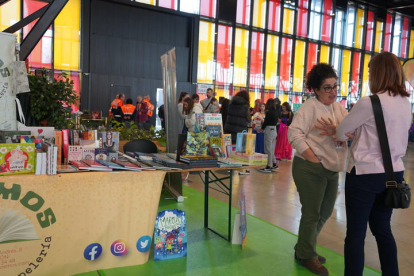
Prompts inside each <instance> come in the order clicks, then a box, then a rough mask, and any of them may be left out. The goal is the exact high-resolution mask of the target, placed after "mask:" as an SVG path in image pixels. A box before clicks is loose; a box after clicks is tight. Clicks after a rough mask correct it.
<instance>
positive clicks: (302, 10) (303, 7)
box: [296, 0, 309, 37]
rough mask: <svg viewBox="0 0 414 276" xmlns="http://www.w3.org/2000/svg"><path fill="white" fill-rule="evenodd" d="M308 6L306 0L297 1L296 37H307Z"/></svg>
mask: <svg viewBox="0 0 414 276" xmlns="http://www.w3.org/2000/svg"><path fill="white" fill-rule="evenodd" d="M308 5H309V1H308V0H299V4H298V16H297V30H296V34H297V35H298V36H303V37H307V36H308Z"/></svg>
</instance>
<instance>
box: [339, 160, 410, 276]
mask: <svg viewBox="0 0 414 276" xmlns="http://www.w3.org/2000/svg"><path fill="white" fill-rule="evenodd" d="M403 175H404V172H395V173H394V177H395V180H396V181H397V182H400V181H402V179H403ZM385 180H386V176H385V173H377V174H362V175H356V174H355V168H353V169H352V171H351V173H347V175H346V181H345V203H346V217H347V225H346V227H347V230H346V238H345V275H349V276H360V275H362V272H363V270H364V243H365V236H366V232H367V224H368V223H369V228H370V229H371V232H372V234H373V235H374V237H375V239H376V241H377V246H378V253H379V258H380V262H381V270H382V275H383V276H398V275H399V274H398V259H397V245H396V244H395V240H394V236H393V234H392V232H391V215H392V208H389V207H386V206H385V205H384V203H383V196H384V191H385Z"/></svg>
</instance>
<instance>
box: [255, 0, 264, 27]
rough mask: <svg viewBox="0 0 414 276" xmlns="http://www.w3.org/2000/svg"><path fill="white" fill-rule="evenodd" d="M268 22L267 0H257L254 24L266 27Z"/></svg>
mask: <svg viewBox="0 0 414 276" xmlns="http://www.w3.org/2000/svg"><path fill="white" fill-rule="evenodd" d="M265 24H266V0H255V1H254V9H253V26H255V27H259V28H262V29H264V28H265Z"/></svg>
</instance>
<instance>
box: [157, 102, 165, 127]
mask: <svg viewBox="0 0 414 276" xmlns="http://www.w3.org/2000/svg"><path fill="white" fill-rule="evenodd" d="M158 117H160V121H161V129H164V130H165V114H164V104H162V105H160V107H158Z"/></svg>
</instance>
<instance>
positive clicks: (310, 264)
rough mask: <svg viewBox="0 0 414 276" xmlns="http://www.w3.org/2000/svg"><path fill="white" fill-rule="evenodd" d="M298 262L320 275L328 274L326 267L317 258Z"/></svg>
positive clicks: (325, 275)
mask: <svg viewBox="0 0 414 276" xmlns="http://www.w3.org/2000/svg"><path fill="white" fill-rule="evenodd" d="M300 264H301V265H302V266H304V267H306V268H307V269H309V270H310V271H311V272H313V273H315V274H317V275H321V276H327V275H329V271H328V270H327V269H326V267H324V266H323V265H322V264H321V263H320V262H319V260H314V259H309V260H300Z"/></svg>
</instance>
